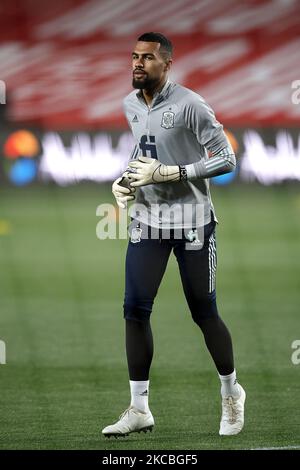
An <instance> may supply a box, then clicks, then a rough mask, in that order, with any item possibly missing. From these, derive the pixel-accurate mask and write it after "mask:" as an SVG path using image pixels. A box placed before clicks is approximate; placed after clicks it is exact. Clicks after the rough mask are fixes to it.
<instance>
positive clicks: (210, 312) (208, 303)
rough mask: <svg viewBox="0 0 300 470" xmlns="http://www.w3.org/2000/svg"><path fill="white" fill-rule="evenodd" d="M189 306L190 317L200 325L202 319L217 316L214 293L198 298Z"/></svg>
mask: <svg viewBox="0 0 300 470" xmlns="http://www.w3.org/2000/svg"><path fill="white" fill-rule="evenodd" d="M190 307H191V313H192V318H193V320H194V322H195V323H197V324H198V325H200V324H201V323H202V321H203V320H208V319H209V318H217V317H218V316H219V314H218V308H217V302H216V295H215V293H212V294H209V295H207V296H206V297H202V298H201V299H198V300H197V302H195V303H194V304H193V305H191V306H190Z"/></svg>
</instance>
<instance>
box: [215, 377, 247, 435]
mask: <svg viewBox="0 0 300 470" xmlns="http://www.w3.org/2000/svg"><path fill="white" fill-rule="evenodd" d="M238 386H239V389H240V396H239V398H234V397H231V396H229V397H225V398H222V418H221V422H220V430H219V434H220V436H233V435H234V434H238V433H239V432H241V430H242V429H243V426H244V405H245V400H246V392H245V390H244V389H243V387H242V386H241V385H240V384H238Z"/></svg>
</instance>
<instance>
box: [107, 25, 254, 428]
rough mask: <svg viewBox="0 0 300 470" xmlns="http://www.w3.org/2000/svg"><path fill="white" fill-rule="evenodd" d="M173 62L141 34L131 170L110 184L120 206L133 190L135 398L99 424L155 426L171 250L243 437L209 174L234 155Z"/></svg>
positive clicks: (127, 103) (226, 421) (225, 403)
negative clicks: (154, 391) (157, 355)
mask: <svg viewBox="0 0 300 470" xmlns="http://www.w3.org/2000/svg"><path fill="white" fill-rule="evenodd" d="M171 64H172V44H171V42H170V41H169V40H168V39H167V38H166V37H165V36H163V35H162V34H160V33H145V34H143V35H142V36H140V37H139V38H138V41H137V44H136V46H135V49H134V51H133V53H132V67H133V82H132V84H133V87H134V88H135V89H138V92H137V91H136V90H135V91H133V92H132V93H130V94H129V95H128V96H127V97H126V98H125V100H124V108H125V114H126V117H127V120H128V123H129V126H130V127H131V129H132V133H133V136H134V138H135V141H136V146H135V148H134V150H133V152H132V155H131V160H130V163H129V168H128V170H127V171H126V172H125V174H124V175H123V176H122V177H120V178H118V179H117V180H116V181H115V182H114V184H113V193H114V195H115V197H116V200H117V203H118V205H119V206H120V207H121V208H125V207H126V205H127V202H128V201H131V200H133V199H134V198H135V196H136V194H137V196H136V202H135V204H133V205H132V207H131V212H130V215H131V218H132V222H131V224H130V241H129V243H128V250H127V256H126V286H125V301H124V317H125V322H126V354H127V362H128V370H129V379H130V391H131V403H130V406H129V407H128V409H127V410H125V411H124V413H123V414H122V415H121V416H120V418H119V420H118V421H117V422H116V423H114V424H112V425H110V426H107V427H105V428H104V429H103V431H102V433H103V434H104V435H105V436H108V437H109V436H116V437H118V436H124V435H127V434H129V433H132V432H140V431H147V430H152V428H153V426H154V419H153V416H152V413H151V411H150V409H149V404H148V395H149V371H150V366H151V361H152V356H153V338H152V332H151V326H150V315H151V311H152V306H153V302H154V299H155V296H156V294H157V291H158V288H159V285H160V282H161V280H162V277H163V275H164V272H165V269H166V266H167V262H168V259H169V256H170V254H171V252H172V251H173V252H174V254H175V256H176V258H177V262H178V266H179V271H180V276H181V280H182V285H183V290H184V294H185V297H186V299H187V303H188V305H189V309H190V311H191V315H192V318H193V320H194V322H195V323H196V324H197V325H198V326H199V328H200V330H201V331H202V333H203V335H204V339H205V343H206V346H207V348H208V351H209V353H210V354H211V357H212V359H213V361H214V364H215V366H216V369H217V371H218V375H219V378H220V382H221V397H222V416H221V422H220V429H219V434H220V435H234V434H238V433H239V432H240V431H241V430H242V428H243V425H244V402H245V397H246V394H245V391H244V389H243V388H242V386H241V385H240V384H239V383H238V382H237V379H236V371H235V367H234V358H233V348H232V340H231V336H230V333H229V331H228V329H227V327H226V325H225V324H224V322H223V320H222V319H221V317H220V315H219V313H218V308H217V303H216V285H215V283H216V264H217V254H216V238H215V229H216V223H217V219H216V215H215V211H214V207H213V204H212V201H211V196H210V192H209V178H211V177H213V176H217V175H221V174H224V173H227V172H230V171H233V170H234V168H235V156H234V153H233V150H232V148H231V146H230V143H229V142H228V140H227V138H226V136H225V134H224V131H223V127H222V125H221V124H220V123H219V122H218V121H217V120H216V118H215V115H214V113H213V111H212V109H211V108H210V107H209V105H208V104H207V103H206V102H205V101H204V100H203V99H202V98H201V97H200V96H199V95H197V94H196V93H194V92H193V91H191V90H189V89H187V88H184V87H182V86H180V85H178V84H176V83H173V82H171V81H170V80H169V79H168V72H169V70H170V67H171ZM208 152H209V153H210V158H208ZM136 188H138V191H137V192H136Z"/></svg>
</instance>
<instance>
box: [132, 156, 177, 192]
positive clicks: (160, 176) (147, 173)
mask: <svg viewBox="0 0 300 470" xmlns="http://www.w3.org/2000/svg"><path fill="white" fill-rule="evenodd" d="M129 167H130V168H132V169H133V171H134V172H132V173H131V174H130V176H131V179H132V180H133V181H132V182H131V183H130V186H131V187H133V188H134V187H138V186H146V185H147V184H156V183H166V182H168V181H169V182H170V181H179V179H180V172H179V167H178V166H177V165H174V166H169V165H164V164H163V163H161V162H159V161H158V160H156V159H155V158H148V157H139V158H138V160H134V161H132V162H129Z"/></svg>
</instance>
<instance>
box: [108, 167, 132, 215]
mask: <svg viewBox="0 0 300 470" xmlns="http://www.w3.org/2000/svg"><path fill="white" fill-rule="evenodd" d="M130 181H131V180H130V178H128V173H127V172H125V173H124V174H123V175H122V176H121V177H120V178H117V179H116V181H114V183H113V185H112V193H113V195H114V196H115V198H116V201H117V204H118V206H119V207H120V208H121V209H126V207H127V202H128V201H133V199H135V195H134V194H133V193H135V188H131V187H130V186H129V183H130Z"/></svg>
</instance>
